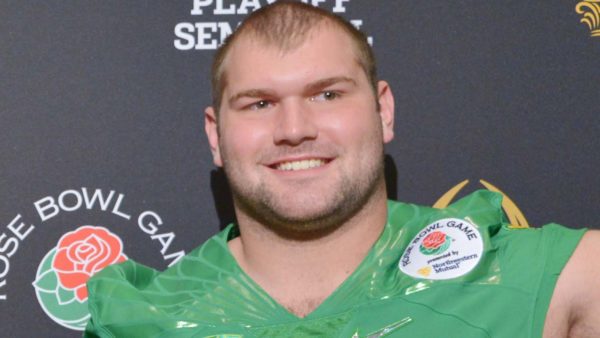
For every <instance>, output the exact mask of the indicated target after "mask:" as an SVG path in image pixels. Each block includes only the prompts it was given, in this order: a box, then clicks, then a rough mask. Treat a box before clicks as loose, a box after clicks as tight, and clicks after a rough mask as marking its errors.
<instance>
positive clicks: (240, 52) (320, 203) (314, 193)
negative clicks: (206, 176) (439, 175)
mask: <svg viewBox="0 0 600 338" xmlns="http://www.w3.org/2000/svg"><path fill="white" fill-rule="evenodd" d="M223 66H224V69H225V76H226V81H227V85H226V86H225V88H224V90H223V99H222V102H221V107H220V111H219V118H218V124H219V125H218V126H217V121H216V117H215V113H214V111H213V110H212V108H208V109H207V111H206V123H207V124H206V131H207V134H208V137H209V142H210V144H211V148H212V150H213V156H214V161H215V164H216V165H218V166H223V168H224V170H225V173H226V175H227V177H228V179H229V183H230V185H231V189H232V192H233V195H234V201H235V204H236V212H237V213H238V219H239V218H240V216H242V217H244V216H246V217H250V218H252V219H254V220H256V221H258V222H260V223H262V224H265V225H269V226H274V227H276V228H280V229H283V230H285V231H293V232H303V231H307V230H311V231H314V230H320V229H326V228H330V227H332V226H335V225H338V224H340V223H341V222H344V221H345V220H347V219H348V218H349V217H351V216H352V215H353V214H354V213H356V212H357V211H358V210H359V209H360V207H361V206H362V205H364V204H365V203H366V202H367V201H368V200H369V198H370V197H371V196H372V195H373V194H374V193H375V191H381V189H384V183H383V176H382V175H383V170H382V166H383V143H384V142H388V141H390V140H391V139H392V138H393V131H392V127H393V98H392V96H391V92H390V90H389V88H388V87H387V85H386V84H385V83H383V82H382V83H380V84H379V89H378V90H379V93H378V97H377V98H376V97H374V93H373V90H372V89H371V87H370V86H369V82H368V80H367V77H366V75H365V73H364V71H363V69H362V68H361V67H360V66H359V64H358V62H357V60H356V57H355V52H354V50H353V45H352V42H351V40H350V38H349V37H348V36H347V35H345V34H344V33H343V32H342V31H341V30H340V29H338V28H334V27H332V26H331V25H320V26H319V27H318V28H315V29H313V31H312V32H311V34H310V35H309V37H308V38H307V39H306V41H305V42H304V43H303V44H301V45H300V46H299V47H298V48H295V49H293V50H291V51H285V52H283V51H281V50H280V49H279V48H277V47H274V46H265V44H264V43H262V42H260V41H259V40H256V39H254V38H248V36H242V37H240V38H239V39H238V40H237V41H236V42H235V43H234V45H233V46H232V47H231V50H230V51H229V55H228V56H227V58H226V59H225V62H224V65H223ZM376 100H379V102H380V103H381V109H380V112H377V111H376ZM240 214H241V215H240Z"/></svg>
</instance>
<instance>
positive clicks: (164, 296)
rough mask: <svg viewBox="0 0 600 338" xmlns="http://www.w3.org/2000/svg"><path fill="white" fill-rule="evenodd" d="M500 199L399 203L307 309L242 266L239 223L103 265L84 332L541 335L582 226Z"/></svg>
mask: <svg viewBox="0 0 600 338" xmlns="http://www.w3.org/2000/svg"><path fill="white" fill-rule="evenodd" d="M501 202H502V197H501V195H499V194H496V193H492V192H489V191H478V192H475V193H473V194H471V195H469V196H467V197H465V198H463V199H461V200H459V201H457V202H455V203H453V204H452V205H450V206H449V207H447V208H444V209H434V208H430V207H422V206H417V205H413V204H404V203H397V202H389V204H388V222H387V224H386V226H385V228H384V230H383V232H382V234H381V236H380V238H379V239H378V241H377V242H376V243H375V244H374V245H373V247H372V248H371V250H370V251H369V253H368V254H367V256H366V257H365V259H364V260H363V262H362V263H361V264H360V265H359V266H358V268H357V269H356V270H355V271H354V272H353V273H352V275H350V277H348V278H347V279H346V280H345V281H344V282H343V283H342V284H341V285H340V286H339V287H338V288H337V289H336V290H335V291H334V292H333V293H332V294H331V295H330V296H329V297H328V298H327V299H326V300H325V301H324V302H323V303H322V304H321V305H320V306H319V307H318V308H317V309H315V310H314V311H313V312H312V313H310V314H309V315H308V316H306V317H304V318H298V317H296V316H295V315H293V314H291V313H290V312H288V311H287V310H286V309H285V308H284V307H282V306H281V305H280V304H278V303H277V302H276V301H275V300H273V298H271V297H270V296H269V295H268V294H267V293H266V292H265V291H264V290H263V289H262V288H261V287H260V286H259V285H257V284H256V283H255V282H254V281H253V280H252V279H251V278H250V277H248V275H246V274H245V273H244V272H243V271H242V270H241V269H240V267H239V266H238V265H237V263H236V261H235V259H234V258H233V256H232V255H231V252H230V251H229V249H228V246H227V242H228V241H229V240H230V239H232V238H234V237H236V236H237V235H238V231H237V228H236V227H235V226H233V225H230V226H229V227H227V228H226V229H225V230H224V231H222V232H221V233H219V234H217V235H216V236H214V237H213V238H211V239H209V240H208V241H207V242H206V243H205V244H203V245H202V246H200V247H199V248H197V249H196V250H195V251H193V252H191V253H190V254H189V255H187V256H185V257H184V258H183V259H181V260H180V261H179V262H178V263H177V264H175V265H173V266H172V267H170V268H169V269H167V270H166V271H164V272H161V273H159V272H156V271H154V270H152V269H150V268H147V267H145V266H143V265H139V264H136V263H134V262H132V261H127V262H124V263H121V264H119V265H115V266H111V267H108V268H106V269H104V270H103V271H101V272H100V273H98V274H97V275H95V276H94V277H93V278H92V279H91V280H90V281H89V282H88V289H89V292H90V296H89V299H88V302H89V308H90V312H91V314H92V318H91V320H90V322H89V324H88V327H87V330H86V332H85V336H86V337H95V336H100V337H199V338H204V337H215V338H217V337H221V338H225V337H228V338H233V337H237V338H242V337H243V338H248V337H346V338H351V337H370V338H375V337H420V338H429V337H445V338H452V337H456V338H469V337H541V336H542V329H543V325H544V320H545V317H546V312H547V310H548V305H549V303H550V299H551V297H552V292H553V289H554V286H555V283H556V280H557V278H558V275H559V274H560V272H561V270H562V268H563V267H564V265H565V264H566V262H567V260H568V259H569V257H570V256H571V254H572V252H573V250H574V249H575V247H576V245H577V243H578V242H579V239H580V238H581V236H582V234H583V230H570V229H566V228H564V227H561V226H559V225H556V224H549V225H546V226H544V227H542V228H530V229H512V228H511V227H510V226H509V224H508V223H507V221H506V219H505V217H504V214H503V212H502V208H501ZM340 250H344V248H340Z"/></svg>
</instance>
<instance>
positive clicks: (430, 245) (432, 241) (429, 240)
mask: <svg viewBox="0 0 600 338" xmlns="http://www.w3.org/2000/svg"><path fill="white" fill-rule="evenodd" d="M444 242H446V234H445V233H443V232H441V231H434V232H432V233H430V234H429V235H427V237H425V238H424V239H423V246H424V247H425V248H427V249H429V250H433V249H437V248H439V247H440V246H441V245H442V244H444Z"/></svg>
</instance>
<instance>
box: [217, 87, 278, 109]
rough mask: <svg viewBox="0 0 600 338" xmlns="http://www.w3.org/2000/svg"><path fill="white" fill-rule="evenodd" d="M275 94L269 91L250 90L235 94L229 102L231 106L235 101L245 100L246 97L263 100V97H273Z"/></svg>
mask: <svg viewBox="0 0 600 338" xmlns="http://www.w3.org/2000/svg"><path fill="white" fill-rule="evenodd" d="M273 95H274V93H273V91H270V90H267V89H248V90H243V91H241V92H239V93H236V94H234V95H233V96H231V97H230V98H229V100H227V101H228V102H229V104H230V105H231V104H233V103H234V102H235V101H237V100H239V99H241V98H244V97H249V98H263V97H270V96H273Z"/></svg>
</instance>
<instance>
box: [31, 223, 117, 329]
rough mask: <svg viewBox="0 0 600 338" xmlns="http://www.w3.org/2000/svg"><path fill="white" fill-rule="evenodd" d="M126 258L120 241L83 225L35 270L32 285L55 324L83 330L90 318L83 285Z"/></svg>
mask: <svg viewBox="0 0 600 338" xmlns="http://www.w3.org/2000/svg"><path fill="white" fill-rule="evenodd" d="M126 259H127V257H126V256H125V255H124V254H123V244H122V242H121V239H120V238H119V237H117V236H116V235H115V234H113V233H111V232H110V231H108V229H106V228H104V227H97V226H89V225H86V226H82V227H79V228H78V229H76V230H74V231H70V232H68V233H66V234H64V235H63V236H62V237H61V238H60V240H59V241H58V244H57V246H56V247H55V248H53V249H52V250H51V251H50V252H48V254H46V256H45V257H44V259H43V260H42V262H41V263H40V265H39V267H38V271H37V276H36V280H35V282H33V286H34V287H35V291H36V295H37V297H38V301H39V302H40V305H41V306H42V308H43V309H44V311H45V312H46V314H47V315H48V316H49V317H50V318H52V319H53V320H54V321H55V322H57V323H58V324H60V325H63V326H65V327H68V328H71V329H74V330H83V329H84V328H85V325H86V323H87V320H88V319H89V312H88V310H87V297H88V293H87V287H86V285H85V283H86V282H87V280H88V279H89V278H90V277H91V276H92V275H94V274H95V273H96V272H98V271H100V270H102V269H103V268H104V267H106V266H108V265H110V264H113V263H120V262H123V261H125V260H126Z"/></svg>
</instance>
